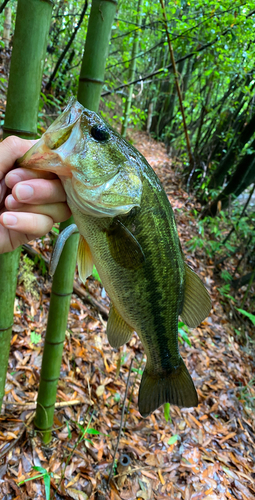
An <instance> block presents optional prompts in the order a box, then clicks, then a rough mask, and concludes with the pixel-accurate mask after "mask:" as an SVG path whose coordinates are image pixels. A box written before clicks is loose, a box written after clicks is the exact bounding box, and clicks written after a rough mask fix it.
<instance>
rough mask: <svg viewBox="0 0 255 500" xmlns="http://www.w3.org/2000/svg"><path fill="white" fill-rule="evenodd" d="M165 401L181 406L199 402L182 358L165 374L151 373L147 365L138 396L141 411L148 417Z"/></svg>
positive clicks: (187, 406)
mask: <svg viewBox="0 0 255 500" xmlns="http://www.w3.org/2000/svg"><path fill="white" fill-rule="evenodd" d="M164 403H170V404H173V405H177V406H179V407H180V408H183V407H185V408H189V407H191V406H197V404H198V397H197V391H196V389H195V386H194V384H193V380H192V378H191V376H190V374H189V372H188V370H187V368H186V366H185V364H184V361H183V359H182V358H181V359H180V364H179V366H178V368H176V369H173V370H172V372H169V373H168V374H166V375H164V376H162V375H160V374H151V373H150V371H149V370H148V369H147V367H145V370H144V372H143V376H142V380H141V385H140V389H139V396H138V406H139V412H140V413H141V415H142V417H147V416H148V415H149V414H150V413H151V412H153V411H154V410H156V409H157V408H158V407H159V406H161V405H163V404H164Z"/></svg>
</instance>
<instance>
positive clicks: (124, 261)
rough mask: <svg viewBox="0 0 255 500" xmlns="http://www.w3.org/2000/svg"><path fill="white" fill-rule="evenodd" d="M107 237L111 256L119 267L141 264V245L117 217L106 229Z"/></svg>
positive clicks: (136, 266)
mask: <svg viewBox="0 0 255 500" xmlns="http://www.w3.org/2000/svg"><path fill="white" fill-rule="evenodd" d="M107 239H108V244H109V249H110V252H111V256H112V258H113V259H114V260H115V262H117V264H119V265H120V266H121V267H124V268H125V269H137V268H138V267H140V266H141V265H142V263H143V262H144V260H145V256H144V253H143V250H142V247H141V245H140V244H139V243H138V241H137V239H136V238H135V237H134V236H133V234H132V233H131V232H130V231H129V230H128V229H127V228H126V227H125V226H124V224H122V222H120V221H119V220H118V219H117V220H114V221H113V223H112V225H111V227H110V228H109V229H108V231H107Z"/></svg>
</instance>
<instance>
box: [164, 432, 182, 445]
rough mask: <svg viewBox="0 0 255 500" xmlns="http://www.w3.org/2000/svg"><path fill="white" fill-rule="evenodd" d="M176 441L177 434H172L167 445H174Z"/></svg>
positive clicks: (178, 437)
mask: <svg viewBox="0 0 255 500" xmlns="http://www.w3.org/2000/svg"><path fill="white" fill-rule="evenodd" d="M178 439H180V436H179V434H174V435H173V436H171V437H170V439H168V441H167V444H174V443H176V441H178Z"/></svg>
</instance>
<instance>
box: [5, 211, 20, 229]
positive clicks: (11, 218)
mask: <svg viewBox="0 0 255 500" xmlns="http://www.w3.org/2000/svg"><path fill="white" fill-rule="evenodd" d="M17 222H18V219H17V217H15V215H11V214H7V213H6V214H4V215H3V223H4V225H5V226H16V224H17Z"/></svg>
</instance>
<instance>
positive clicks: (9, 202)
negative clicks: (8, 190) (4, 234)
mask: <svg viewBox="0 0 255 500" xmlns="http://www.w3.org/2000/svg"><path fill="white" fill-rule="evenodd" d="M17 204H18V202H17V201H16V200H15V198H13V196H12V194H9V196H7V198H6V200H5V206H6V208H9V210H11V209H12V208H17Z"/></svg>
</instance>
